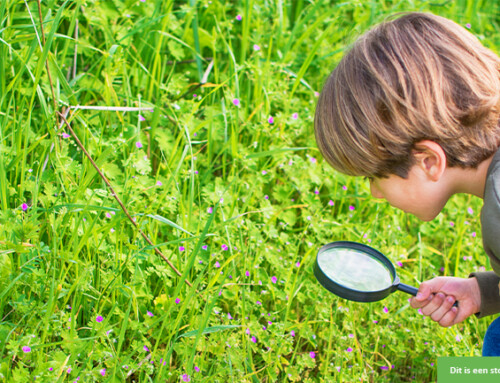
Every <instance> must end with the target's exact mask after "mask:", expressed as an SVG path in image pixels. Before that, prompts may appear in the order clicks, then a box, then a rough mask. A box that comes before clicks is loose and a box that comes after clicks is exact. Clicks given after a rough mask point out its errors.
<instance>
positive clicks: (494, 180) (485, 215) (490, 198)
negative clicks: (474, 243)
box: [481, 150, 500, 260]
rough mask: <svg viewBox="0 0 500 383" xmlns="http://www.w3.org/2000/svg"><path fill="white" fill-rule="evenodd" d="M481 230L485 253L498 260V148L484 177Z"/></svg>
mask: <svg viewBox="0 0 500 383" xmlns="http://www.w3.org/2000/svg"><path fill="white" fill-rule="evenodd" d="M481 231H482V234H483V245H484V249H485V251H486V253H487V254H488V255H489V256H490V257H496V258H497V259H499V260H500V235H499V233H500V150H497V152H496V154H495V155H494V157H493V160H492V161H491V164H490V167H489V169H488V175H487V177H486V185H485V189H484V205H483V208H482V209H481Z"/></svg>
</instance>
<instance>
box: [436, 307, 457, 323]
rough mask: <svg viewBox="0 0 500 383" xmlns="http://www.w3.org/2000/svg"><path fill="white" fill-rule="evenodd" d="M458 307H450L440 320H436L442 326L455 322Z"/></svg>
mask: <svg viewBox="0 0 500 383" xmlns="http://www.w3.org/2000/svg"><path fill="white" fill-rule="evenodd" d="M457 314H458V309H457V308H456V307H452V308H451V309H450V310H448V312H447V313H446V314H444V316H443V317H442V318H441V320H440V321H439V322H438V323H439V325H440V326H442V327H450V326H453V325H454V324H455V319H456V318H457Z"/></svg>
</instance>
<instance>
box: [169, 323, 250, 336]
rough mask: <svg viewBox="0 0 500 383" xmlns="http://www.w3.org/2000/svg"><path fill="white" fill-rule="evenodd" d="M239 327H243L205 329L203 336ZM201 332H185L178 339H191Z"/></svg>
mask: <svg viewBox="0 0 500 383" xmlns="http://www.w3.org/2000/svg"><path fill="white" fill-rule="evenodd" d="M238 327H241V325H222V326H213V327H207V328H206V329H204V330H203V331H202V332H201V334H202V335H203V334H212V333H214V332H221V331H226V330H230V329H234V328H238ZM199 331H200V330H193V331H188V332H185V333H184V334H181V335H179V336H177V339H179V338H190V337H192V336H196V335H198V332H199Z"/></svg>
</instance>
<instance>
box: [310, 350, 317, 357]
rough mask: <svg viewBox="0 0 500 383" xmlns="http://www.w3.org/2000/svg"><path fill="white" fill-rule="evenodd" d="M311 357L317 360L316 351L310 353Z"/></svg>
mask: <svg viewBox="0 0 500 383" xmlns="http://www.w3.org/2000/svg"><path fill="white" fill-rule="evenodd" d="M309 356H310V357H311V358H313V359H314V358H316V353H315V352H314V351H311V352H310V353H309Z"/></svg>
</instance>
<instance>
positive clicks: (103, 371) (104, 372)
mask: <svg viewBox="0 0 500 383" xmlns="http://www.w3.org/2000/svg"><path fill="white" fill-rule="evenodd" d="M99 373H100V374H101V375H102V376H104V375H106V369H105V368H103V369H102V370H100V371H99Z"/></svg>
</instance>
